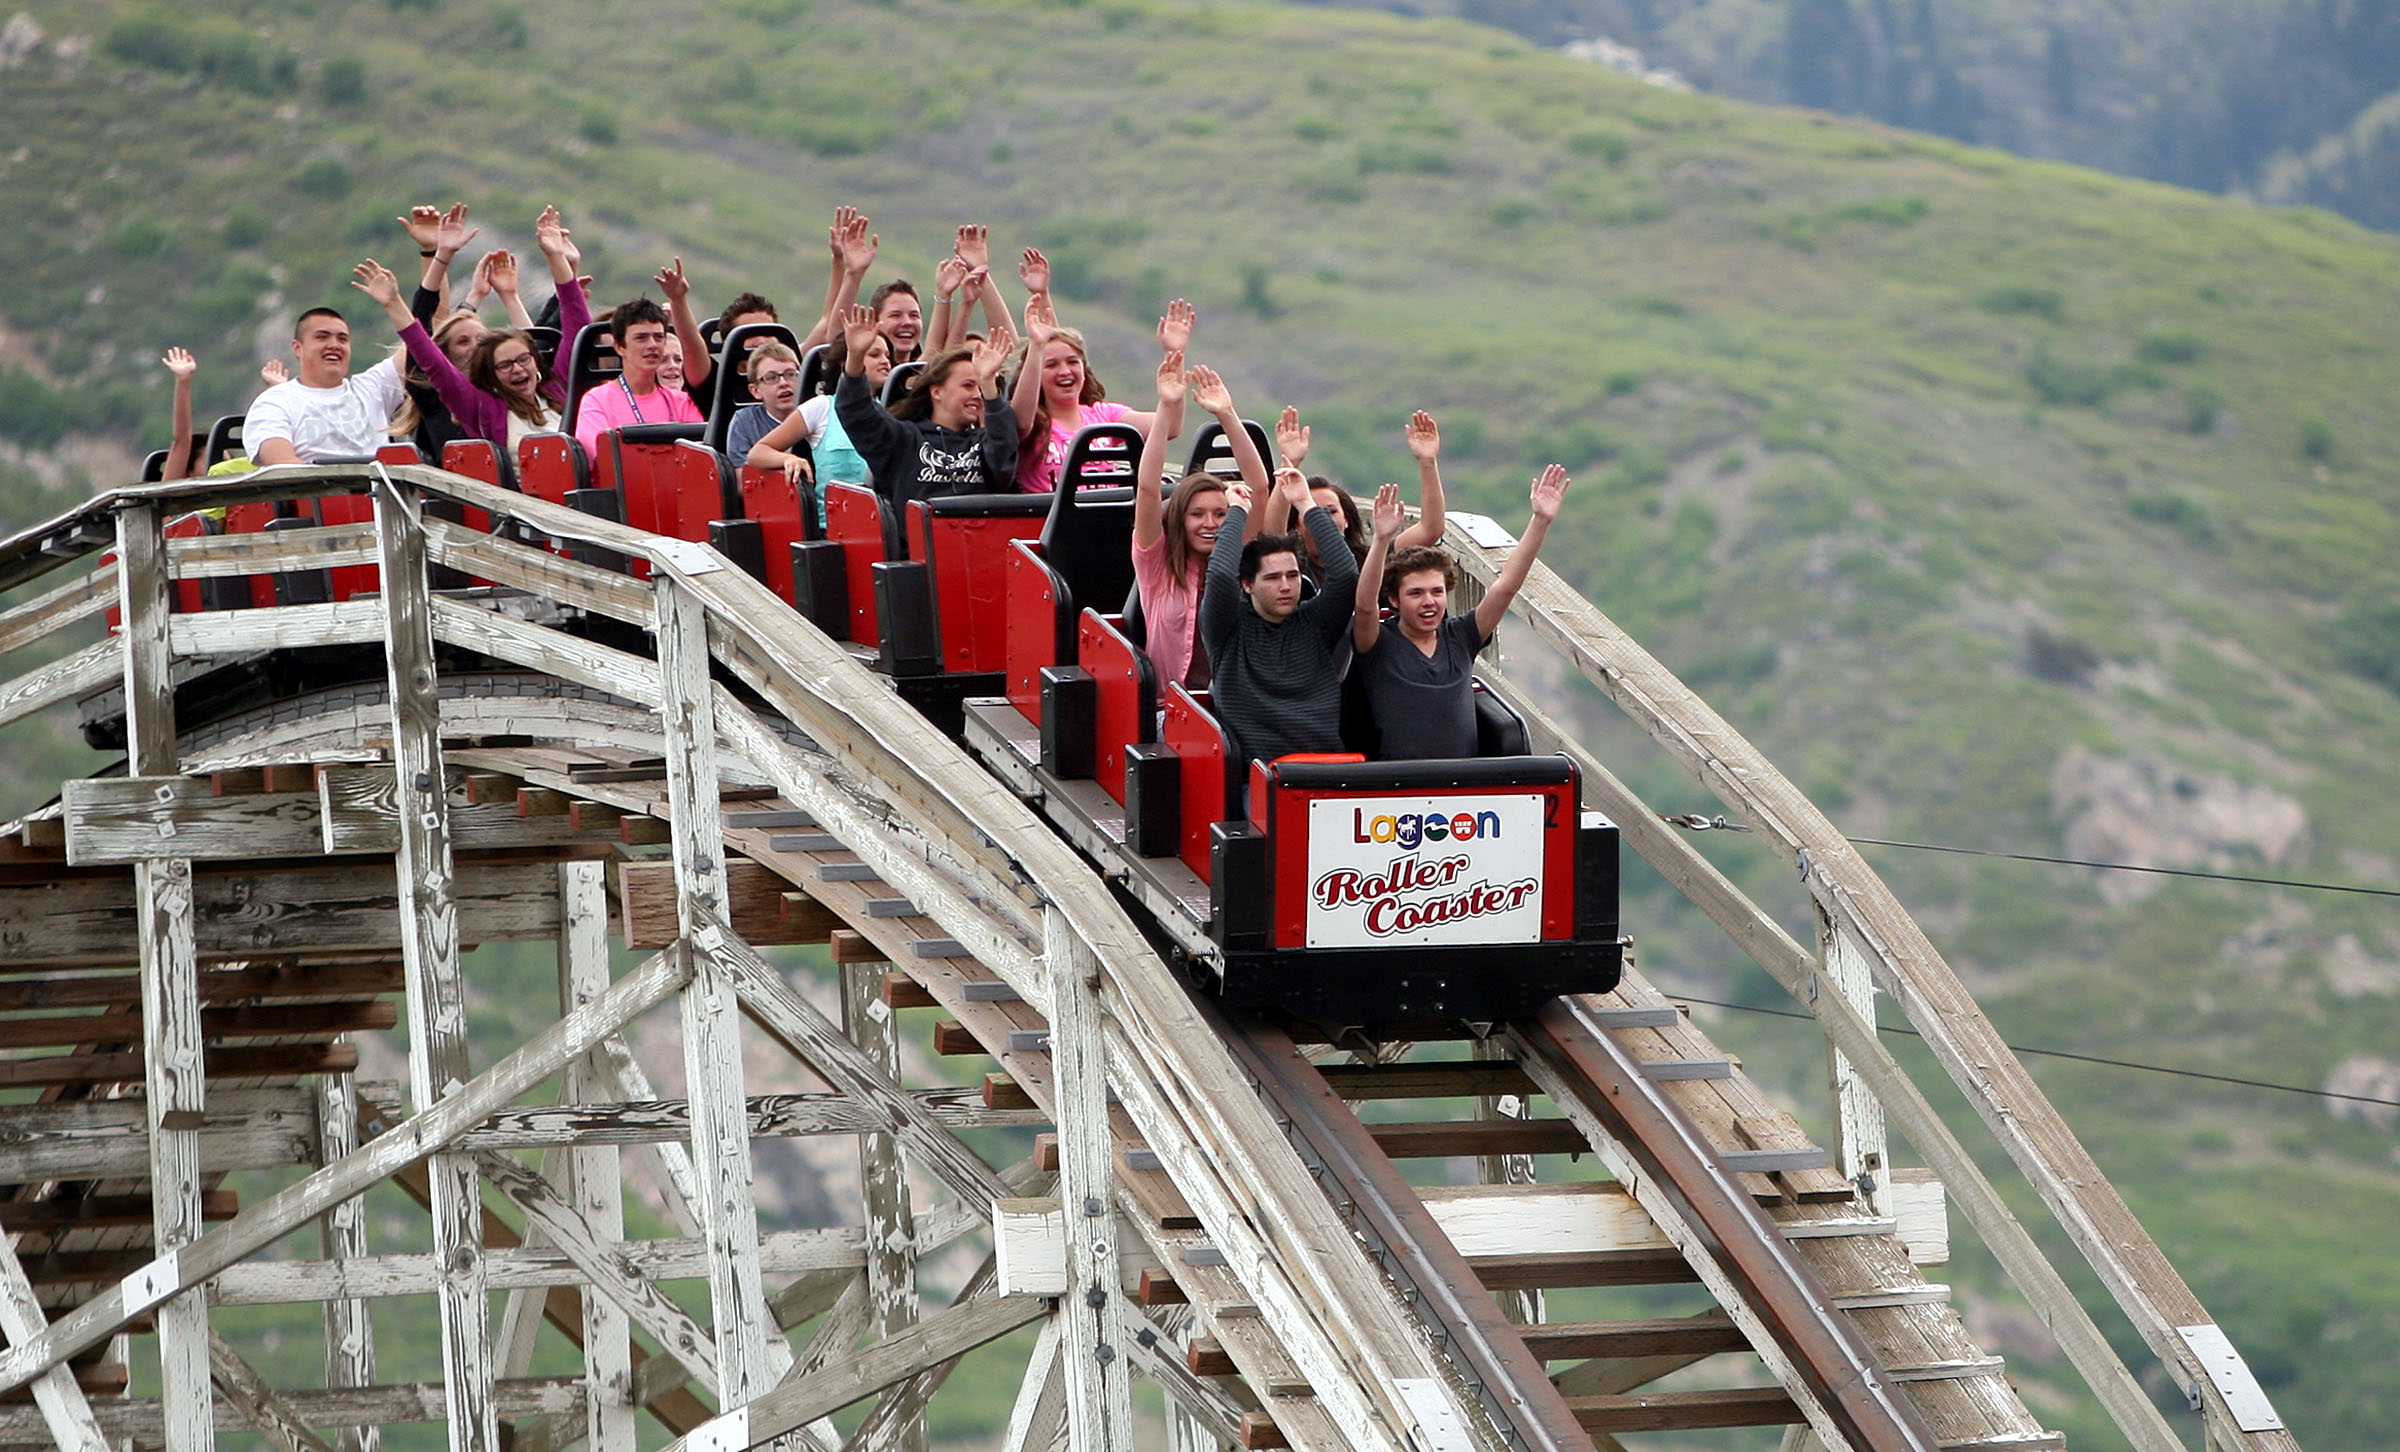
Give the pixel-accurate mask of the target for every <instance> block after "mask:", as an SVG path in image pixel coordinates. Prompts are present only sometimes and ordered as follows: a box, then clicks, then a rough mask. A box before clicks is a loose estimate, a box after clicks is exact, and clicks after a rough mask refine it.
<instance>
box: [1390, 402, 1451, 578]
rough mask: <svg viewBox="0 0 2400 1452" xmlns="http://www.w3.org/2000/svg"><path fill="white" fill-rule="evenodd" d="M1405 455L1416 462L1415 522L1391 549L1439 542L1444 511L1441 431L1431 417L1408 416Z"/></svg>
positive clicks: (1418, 413) (1417, 412) (1426, 414)
mask: <svg viewBox="0 0 2400 1452" xmlns="http://www.w3.org/2000/svg"><path fill="white" fill-rule="evenodd" d="M1407 434H1408V451H1409V453H1411V454H1413V455H1415V456H1416V460H1417V522H1416V523H1414V524H1412V525H1410V526H1409V527H1408V531H1407V532H1406V533H1405V534H1403V535H1401V536H1400V540H1399V542H1398V543H1397V544H1395V545H1393V546H1392V548H1394V549H1405V548H1407V547H1408V546H1410V545H1434V544H1440V543H1441V542H1442V525H1443V522H1444V520H1445V519H1446V518H1447V511H1446V510H1445V509H1444V507H1443V503H1442V429H1441V425H1439V424H1437V423H1435V422H1434V421H1433V415H1432V414H1429V413H1427V412H1426V411H1425V410H1423V409H1421V408H1420V409H1418V410H1417V411H1416V412H1415V413H1412V414H1410V415H1409V416H1408V429H1407Z"/></svg>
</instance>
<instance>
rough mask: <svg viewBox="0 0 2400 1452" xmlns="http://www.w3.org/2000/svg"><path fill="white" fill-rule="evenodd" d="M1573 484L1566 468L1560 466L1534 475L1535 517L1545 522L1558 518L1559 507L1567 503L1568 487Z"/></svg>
mask: <svg viewBox="0 0 2400 1452" xmlns="http://www.w3.org/2000/svg"><path fill="white" fill-rule="evenodd" d="M1571 482H1573V481H1571V480H1569V479H1568V478H1567V471H1566V469H1565V467H1564V466H1562V465H1558V464H1552V465H1549V466H1548V467H1547V468H1545V469H1543V470H1542V472H1541V473H1539V474H1536V475H1534V476H1533V517H1534V518H1536V519H1543V520H1549V519H1556V518H1558V506H1559V505H1561V504H1563V503H1565V502H1566V498H1567V485H1568V484H1569V483H1571Z"/></svg>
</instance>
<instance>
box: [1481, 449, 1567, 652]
mask: <svg viewBox="0 0 2400 1452" xmlns="http://www.w3.org/2000/svg"><path fill="white" fill-rule="evenodd" d="M1567 484H1568V479H1567V471H1566V470H1565V469H1564V468H1562V467H1560V466H1559V465H1557V464H1552V465H1550V466H1549V467H1547V468H1545V469H1543V470H1542V472H1541V473H1539V474H1536V475H1534V476H1533V518H1531V519H1529V520H1527V521H1526V522H1525V533H1524V534H1522V535H1520V536H1518V537H1517V544H1516V548H1514V549H1512V550H1510V551H1509V552H1508V563H1507V564H1505V565H1502V566H1501V567H1500V578H1499V579H1497V580H1494V581H1493V582H1492V588H1491V589H1489V590H1486V591H1485V592H1484V594H1483V599H1482V600H1481V601H1479V602H1477V604H1476V606H1475V633H1476V634H1477V635H1479V636H1481V637H1483V638H1484V639H1485V640H1489V639H1491V638H1492V633H1493V632H1494V631H1496V630H1498V629H1499V628H1500V620H1501V617H1503V616H1505V615H1506V614H1508V602H1509V601H1511V600H1514V599H1516V598H1517V590H1518V588H1519V587H1520V586H1522V585H1523V584H1524V583H1525V577H1526V576H1527V575H1530V574H1532V573H1533V558H1534V556H1535V555H1537V554H1540V553H1541V549H1542V540H1543V538H1544V537H1545V536H1546V535H1548V534H1549V533H1550V521H1551V520H1553V519H1556V518H1558V507H1559V505H1560V504H1562V503H1564V502H1565V500H1566V497H1567Z"/></svg>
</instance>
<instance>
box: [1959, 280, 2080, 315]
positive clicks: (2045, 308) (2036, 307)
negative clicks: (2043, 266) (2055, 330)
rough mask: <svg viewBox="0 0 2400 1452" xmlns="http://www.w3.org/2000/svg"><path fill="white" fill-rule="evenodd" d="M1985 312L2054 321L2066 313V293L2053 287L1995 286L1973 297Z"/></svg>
mask: <svg viewBox="0 0 2400 1452" xmlns="http://www.w3.org/2000/svg"><path fill="white" fill-rule="evenodd" d="M1975 305H1976V306H1977V307H1979V308H1982V309H1983V310H1984V311H1985V312H1987V313H1998V314H2000V315H2001V316H2002V317H2011V316H2018V315H2023V316H2029V317H2036V318H2046V319H2048V320H2049V321H2051V322H2053V323H2055V322H2057V321H2059V320H2060V319H2061V318H2064V317H2065V316H2066V315H2067V299H2066V294H2064V293H2062V292H2060V291H2059V290H2058V289H2057V288H2055V287H1995V288H1993V289H1991V290H1990V291H1989V292H1986V293H1985V294H1983V296H1981V297H1979V298H1977V299H1975Z"/></svg>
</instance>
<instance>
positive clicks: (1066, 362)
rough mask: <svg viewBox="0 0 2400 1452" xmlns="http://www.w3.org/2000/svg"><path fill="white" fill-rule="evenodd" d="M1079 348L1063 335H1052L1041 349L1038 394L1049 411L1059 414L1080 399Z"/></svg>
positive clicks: (1082, 368)
mask: <svg viewBox="0 0 2400 1452" xmlns="http://www.w3.org/2000/svg"><path fill="white" fill-rule="evenodd" d="M1085 376H1086V375H1085V364H1084V360H1083V350H1082V349H1081V348H1078V347H1076V346H1075V345H1074V344H1073V343H1070V342H1068V341H1067V340H1066V339H1064V338H1052V339H1051V340H1050V342H1049V344H1048V345H1047V346H1045V347H1044V348H1043V349H1042V396H1043V398H1044V400H1045V401H1046V402H1048V403H1049V405H1050V411H1051V412H1052V413H1053V414H1063V413H1065V412H1066V411H1067V410H1069V409H1072V408H1075V407H1077V406H1078V405H1080V404H1081V403H1082V401H1083V380H1084V378H1085Z"/></svg>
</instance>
